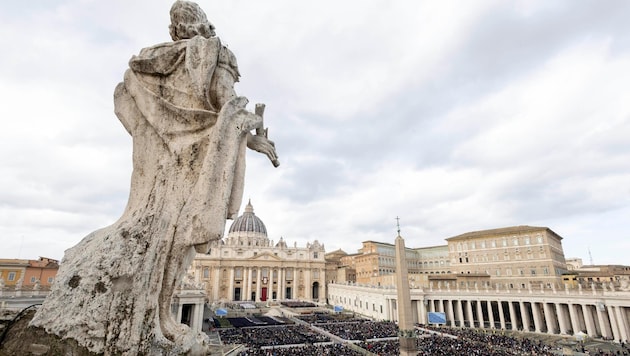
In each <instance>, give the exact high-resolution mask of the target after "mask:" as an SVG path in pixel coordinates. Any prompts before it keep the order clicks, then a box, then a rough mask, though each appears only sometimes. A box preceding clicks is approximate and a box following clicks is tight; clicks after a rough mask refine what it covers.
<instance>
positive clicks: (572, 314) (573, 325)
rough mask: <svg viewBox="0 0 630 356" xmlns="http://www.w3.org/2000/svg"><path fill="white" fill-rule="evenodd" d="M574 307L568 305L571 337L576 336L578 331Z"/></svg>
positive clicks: (578, 320)
mask: <svg viewBox="0 0 630 356" xmlns="http://www.w3.org/2000/svg"><path fill="white" fill-rule="evenodd" d="M575 308H576V305H575V304H572V303H569V318H570V319H571V328H573V335H575V334H577V333H578V332H579V331H581V330H580V319H578V315H577V310H576V309H575Z"/></svg>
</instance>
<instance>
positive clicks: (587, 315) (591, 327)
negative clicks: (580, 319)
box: [582, 304, 597, 337]
mask: <svg viewBox="0 0 630 356" xmlns="http://www.w3.org/2000/svg"><path fill="white" fill-rule="evenodd" d="M582 313H583V314H584V323H585V324H586V334H588V336H590V337H596V336H597V328H596V327H595V321H594V320H593V313H592V312H591V307H590V305H588V304H582Z"/></svg>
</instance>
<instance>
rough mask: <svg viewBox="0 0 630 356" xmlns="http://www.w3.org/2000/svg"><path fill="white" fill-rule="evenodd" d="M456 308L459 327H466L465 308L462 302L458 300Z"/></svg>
mask: <svg viewBox="0 0 630 356" xmlns="http://www.w3.org/2000/svg"><path fill="white" fill-rule="evenodd" d="M455 306H456V307H457V318H458V319H459V326H461V327H464V326H465V325H464V308H463V305H462V300H461V299H458V300H456V301H455Z"/></svg>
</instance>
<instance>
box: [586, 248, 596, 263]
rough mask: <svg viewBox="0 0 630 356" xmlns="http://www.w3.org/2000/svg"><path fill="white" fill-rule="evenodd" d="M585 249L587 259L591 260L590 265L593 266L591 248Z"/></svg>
mask: <svg viewBox="0 0 630 356" xmlns="http://www.w3.org/2000/svg"><path fill="white" fill-rule="evenodd" d="M586 249H587V250H588V259H589V261H590V262H591V266H593V265H594V263H593V255H592V254H591V248H590V247H587V248H586Z"/></svg>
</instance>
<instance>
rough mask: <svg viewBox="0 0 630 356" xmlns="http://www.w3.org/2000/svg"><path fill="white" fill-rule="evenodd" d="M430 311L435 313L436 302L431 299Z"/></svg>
mask: <svg viewBox="0 0 630 356" xmlns="http://www.w3.org/2000/svg"><path fill="white" fill-rule="evenodd" d="M429 311H430V312H435V300H433V299H429Z"/></svg>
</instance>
